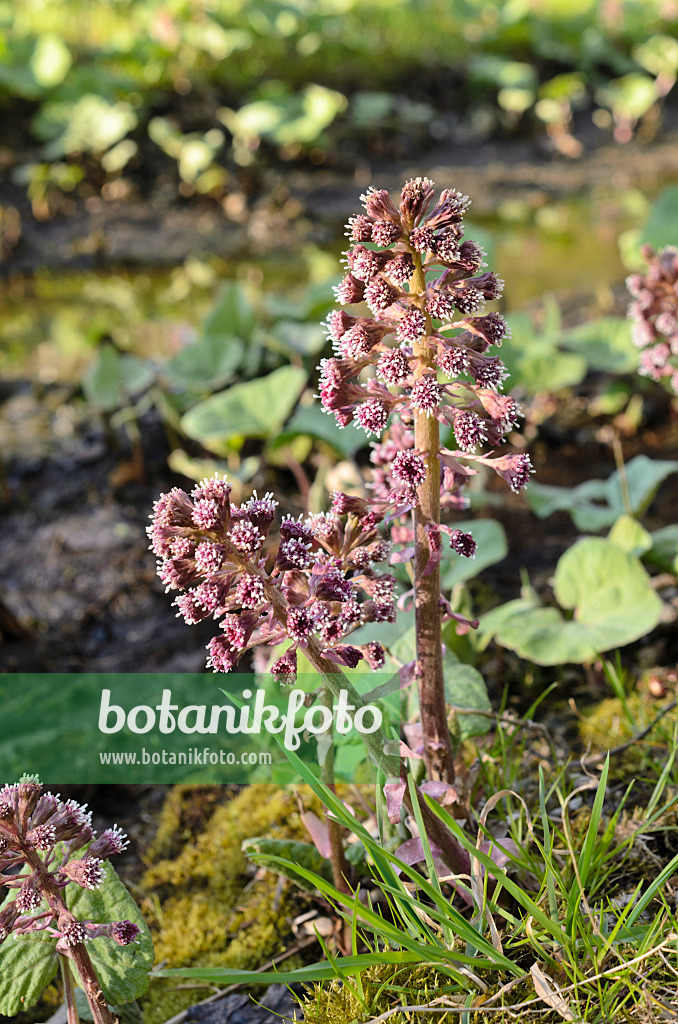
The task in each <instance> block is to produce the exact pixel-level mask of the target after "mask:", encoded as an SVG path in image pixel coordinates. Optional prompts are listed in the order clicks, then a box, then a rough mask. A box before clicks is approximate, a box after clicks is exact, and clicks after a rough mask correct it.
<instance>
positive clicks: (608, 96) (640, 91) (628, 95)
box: [596, 72, 659, 121]
mask: <svg viewBox="0 0 678 1024" xmlns="http://www.w3.org/2000/svg"><path fill="white" fill-rule="evenodd" d="M596 99H597V101H598V102H599V103H601V104H602V105H603V106H605V107H609V108H610V110H612V112H613V113H614V114H615V115H616V116H617V117H623V118H629V119H630V120H632V121H636V120H638V118H639V117H642V116H643V114H646V113H647V112H648V110H649V109H650V107H651V106H652V104H653V103H656V102H657V100H658V99H659V91H658V89H657V84H656V82H654V81H653V79H651V78H648V76H647V75H642V74H639V73H638V72H632V73H631V74H629V75H623V76H622V77H621V78H614V79H612V81H611V82H609V84H608V85H606V86H603V87H602V88H600V89H598V90H597V91H596Z"/></svg>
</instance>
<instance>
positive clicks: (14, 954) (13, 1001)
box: [0, 893, 59, 1017]
mask: <svg viewBox="0 0 678 1024" xmlns="http://www.w3.org/2000/svg"><path fill="white" fill-rule="evenodd" d="M12 897H14V893H12ZM55 946H56V942H55V940H54V939H51V938H50V936H49V935H44V934H39V933H36V934H35V935H32V936H31V938H30V940H29V939H27V938H17V937H16V936H15V935H14V934H12V935H10V936H9V938H8V939H6V940H5V942H3V944H2V945H1V946H0V1013H1V1014H2V1015H3V1016H5V1017H12V1016H14V1014H15V1013H19V1012H21V1011H22V1010H28V1009H29V1007H31V1006H34V1005H35V1004H36V1003H37V1001H38V999H39V998H40V996H41V995H42V992H43V990H44V988H45V987H46V986H47V985H49V983H50V981H51V980H52V978H53V977H54V976H55V974H56V973H57V971H58V969H59V962H58V960H57V954H56V949H55Z"/></svg>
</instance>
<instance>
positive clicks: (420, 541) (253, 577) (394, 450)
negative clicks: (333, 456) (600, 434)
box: [149, 178, 532, 872]
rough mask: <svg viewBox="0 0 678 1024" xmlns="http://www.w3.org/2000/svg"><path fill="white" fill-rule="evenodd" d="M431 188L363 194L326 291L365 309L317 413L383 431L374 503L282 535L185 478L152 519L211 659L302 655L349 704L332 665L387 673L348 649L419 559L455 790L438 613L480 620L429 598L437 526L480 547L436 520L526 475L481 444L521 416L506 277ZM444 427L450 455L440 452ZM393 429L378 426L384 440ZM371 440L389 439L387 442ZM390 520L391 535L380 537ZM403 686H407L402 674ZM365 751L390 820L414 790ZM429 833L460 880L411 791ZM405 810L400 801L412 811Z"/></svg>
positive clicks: (337, 340)
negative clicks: (206, 622)
mask: <svg viewBox="0 0 678 1024" xmlns="http://www.w3.org/2000/svg"><path fill="white" fill-rule="evenodd" d="M433 196H434V187H433V185H432V183H431V182H430V181H429V180H428V179H427V178H415V179H413V180H411V181H408V182H406V183H405V186H404V188H403V189H402V192H401V195H400V202H399V206H398V207H396V206H395V204H394V203H393V201H392V200H391V197H390V195H389V193H388V192H386V191H384V190H380V191H377V190H372V191H370V192H368V193H367V194H366V195H365V196H363V197H362V198H363V202H364V206H365V212H364V213H361V214H359V215H357V216H356V217H352V218H351V220H350V221H349V224H348V232H349V235H350V238H351V241H352V243H353V244H352V245H351V247H350V248H349V250H348V252H347V253H346V261H347V273H346V275H345V276H344V278H343V280H342V281H341V283H340V284H339V285H338V286H337V288H336V296H337V299H338V301H339V303H340V305H341V307H344V306H351V305H357V304H362V303H365V305H366V306H367V310H368V311H369V315H366V314H365V311H364V310H362V311H358V312H357V313H356V314H352V313H348V312H347V311H346V310H345V309H344V308H339V309H336V310H334V311H333V312H332V313H330V315H329V317H328V318H327V322H326V327H327V331H328V334H329V336H330V337H331V339H332V342H333V346H334V351H335V354H334V356H332V357H331V358H328V359H324V360H323V361H322V362H321V364H320V367H319V370H320V377H319V390H320V398H321V402H322V406H323V408H324V409H325V411H327V412H329V413H331V414H333V415H334V416H335V418H336V421H337V423H338V424H339V426H340V427H345V426H347V425H348V424H349V423H351V422H352V421H353V420H355V421H356V423H357V424H358V425H359V426H360V427H361V428H362V429H363V430H365V432H366V433H367V434H368V435H373V436H375V435H376V436H377V438H379V440H378V441H377V442H375V443H373V445H372V454H371V461H372V466H373V470H372V479H371V482H370V484H369V487H370V488H371V495H370V497H369V498H362V497H356V496H352V495H347V494H343V493H337V492H335V493H333V494H332V496H331V504H330V508H329V510H328V511H327V512H324V513H320V514H318V515H312V516H308V517H306V518H299V519H293V518H292V517H290V516H286V517H284V518H283V520H282V522H281V523H280V526H279V540H278V541H277V544H276V539H275V536H274V535H272V536H269V534H270V533H271V531H272V526H273V521H274V518H275V514H276V513H275V509H276V505H277V503H276V502H275V501H274V500H273V497H272V495H266V496H265V498H263V499H261V498H258V497H257V496H256V494H255V496H254V497H253V498H251V499H250V500H249V501H248V502H246V503H245V504H243V505H241V506H237V505H234V504H232V502H231V501H230V487H229V485H228V484H227V483H226V482H225V481H224V480H220V479H218V478H213V479H211V480H204V481H202V482H201V483H200V484H199V485H198V486H197V487H196V488H195V489H194V490H193V491H192V493H191V495H190V496H189V495H188V494H186V493H185V492H184V491H182V490H180V489H179V488H175V489H174V490H173V491H171V492H170V493H169V494H165V495H162V496H161V497H160V499H159V500H158V501H157V502H156V504H155V508H154V513H153V516H152V520H153V521H152V524H151V526H150V527H149V536H150V538H151V546H152V548H153V550H154V551H155V553H156V555H158V557H159V559H160V562H159V566H158V571H159V574H160V577H161V579H162V580H163V581H164V582H165V584H166V586H167V589H168V590H175V591H179V592H180V593H179V594H178V596H177V597H176V600H175V604H176V606H177V608H178V609H179V614H181V615H182V616H183V617H184V619H185V621H186V622H187V623H189V624H192V623H196V622H199V621H201V620H203V619H206V618H208V617H210V616H211V617H213V618H215V619H216V620H220V630H221V632H220V634H219V635H217V636H215V637H214V638H213V639H212V640H211V641H210V643H209V645H208V647H209V654H210V657H209V662H208V664H209V665H211V667H212V668H213V669H214V671H218V672H228V671H230V670H231V669H232V668H234V667H235V666H236V665H237V664H238V662H239V661H240V659H241V658H242V657H243V655H244V654H245V653H246V652H247V651H252V650H253V649H255V648H259V649H261V647H262V646H268V647H278V646H279V645H281V644H283V643H286V644H287V647H286V650H285V651H284V653H283V654H282V655H280V656H279V657H278V658H277V659H276V660H275V661H274V662H273V664H272V666H271V668H270V671H271V673H272V674H273V675H274V676H277V677H278V678H279V679H280V680H281V681H284V682H293V681H294V678H295V675H296V663H297V651H298V650H299V649H302V650H303V651H304V653H305V655H306V657H307V658H308V660H309V662H310V663H311V664H312V665H313V667H314V668H315V669H316V670H317V671H318V672H319V673H320V674H321V676H322V677H323V679H324V680H325V682H326V685H327V687H328V688H329V690H330V691H331V692H332V694H333V696H335V697H339V696H340V693H341V691H342V690H344V691H345V692H346V693H347V694H348V698H349V699H350V701H351V702H352V703H354V704H355V705H356V706H357V707H359V706H360V705H361V704H362V701H361V699H360V696H359V695H358V693H357V692H356V691H355V689H354V688H353V687H352V686H351V684H350V682H349V680H348V679H347V678H346V676H345V675H343V673H342V672H341V669H340V667H339V666H342V665H343V666H348V667H351V668H353V667H355V666H356V665H357V664H358V663H359V662H360V661H361V660H363V659H364V660H365V661H366V662H367V663H368V664H369V666H370V667H371V668H372V669H378V668H381V667H382V666H383V665H384V662H385V652H384V649H383V647H382V646H381V644H379V643H377V642H371V643H367V644H364V643H363V644H355V643H353V642H352V641H351V634H352V633H353V632H354V631H355V630H356V629H357V627H358V626H360V625H362V624H363V623H366V622H393V621H394V620H395V617H396V593H395V585H396V578H395V576H394V575H392V574H391V573H389V572H388V571H386V569H385V568H384V566H385V565H387V564H388V563H390V564H396V563H399V562H405V561H409V560H411V559H414V588H413V596H414V606H415V617H416V635H417V645H416V660H415V662H414V663H413V664H412V665H411V666H408V667H407V668H406V671H409V673H410V677H411V676H416V677H417V678H418V684H419V699H420V708H421V724H422V736H423V743H422V753H423V757H424V760H425V763H426V769H427V773H428V776H429V780H430V781H431V782H432V783H442V784H443V786H444V785H445V784H449V783H450V782H451V781H452V780H453V778H454V761H453V750H452V745H451V739H450V734H449V728H448V724H447V708H446V702H445V683H444V677H443V649H442V638H441V633H442V623H443V621H444V620H452V621H455V622H456V623H457V628H458V629H460V630H467V629H469V628H470V627H471V626H472V625H474V624H473V623H471V622H469V621H468V620H467V619H465V618H464V617H463V616H461V615H459V614H456V613H455V612H454V611H453V610H452V608H451V606H450V604H449V602H448V601H447V600H446V599H445V597H444V596H443V595H442V594H441V591H440V571H439V564H440V560H441V556H442V535H443V534H445V535H446V536H447V537H448V539H449V542H450V545H451V547H452V549H453V550H454V551H455V553H456V554H458V555H460V556H462V557H467V558H468V557H473V555H474V554H475V541H474V540H473V537H472V536H471V535H470V534H469V533H465V532H463V531H462V530H460V529H459V528H455V527H454V526H447V525H444V524H442V523H441V508H443V509H445V510H446V511H447V510H451V511H457V510H461V509H464V508H466V507H467V506H468V500H467V498H466V497H465V496H464V493H463V491H464V487H465V485H466V484H467V482H468V480H469V479H470V477H471V476H473V475H474V474H476V473H477V472H478V471H479V469H480V467H488V468H490V469H492V470H493V471H494V472H496V473H497V474H498V475H499V476H501V477H503V478H504V480H506V482H507V483H508V484H509V485H510V487H511V488H512V489H513V490H515V491H518V490H520V488H521V487H522V486H523V485H524V484H525V483H526V482H527V480H528V479H529V475H530V472H531V468H532V467H531V465H530V460H529V458H528V457H527V455H525V454H520V453H516V452H511V453H508V454H503V455H491V454H483V453H480V452H477V451H476V448H477V446H478V445H481V444H486V445H488V446H489V447H490V448H496V447H497V446H498V445H499V444H500V443H501V442H502V440H503V438H504V436H505V435H506V434H507V433H508V432H509V431H510V430H511V428H512V427H513V426H514V425H515V423H516V422H517V419H518V417H519V415H520V410H519V408H518V406H517V404H516V402H515V401H514V399H512V398H511V397H509V396H506V395H502V394H501V393H500V390H501V387H502V383H503V380H504V378H505V377H506V369H505V367H504V365H503V363H502V362H501V360H500V359H499V357H498V356H497V355H495V354H494V353H491V352H490V349H492V348H493V347H498V346H500V345H501V343H502V340H503V339H504V338H505V337H506V336H507V335H508V325H507V324H506V322H505V320H504V319H503V317H501V316H500V315H499V314H498V313H494V312H491V313H487V314H485V313H483V312H482V306H483V305H484V303H485V302H486V301H491V300H494V299H497V298H498V297H499V296H500V294H501V291H502V288H503V282H502V281H501V280H500V279H499V278H497V277H496V276H495V275H494V274H492V273H491V272H487V271H484V270H483V268H484V267H485V264H484V262H483V257H484V255H485V254H484V253H483V250H482V249H481V248H480V246H479V245H477V244H476V243H475V242H473V241H470V240H465V241H463V240H462V239H463V234H464V227H463V215H464V213H465V211H466V209H467V207H468V205H469V199H468V197H467V196H463V195H461V194H460V193H459V192H455V191H454V190H453V189H446V190H445V191H444V192H443V193H442V194H441V196H440V198H439V199H438V201H437V203H436V204H435V205H434V206H433V208H432V209H431V210H430V212H429V208H430V207H431V203H432V200H433ZM441 428H442V430H443V431H444V433H445V437H446V438H447V437H449V438H450V439H451V440H450V441H449V442H448V443H450V444H451V445H452V447H447V446H446V445H443V444H441ZM387 429H388V432H387V433H386V434H384V432H385V431H386V430H387ZM382 434H384V437H383V438H382V436H381V435H382ZM380 526H386V527H388V529H389V530H390V534H391V537H390V542H388V541H386V540H385V539H384V537H383V536H381V535H380V534H379V532H378V528H379V527H380ZM403 681H405V680H403ZM365 740H366V743H367V745H368V749H369V751H370V754H371V756H372V757H373V759H374V760H375V761H376V762H377V764H380V766H381V767H382V768H384V770H385V771H386V774H387V775H390V776H391V777H395V779H396V781H394V782H392V783H391V786H390V792H389V811H390V813H391V814H392V816H393V817H394V818H395V817H398V816H399V814H400V806H401V804H402V803H403V802H404V803H405V804H406V805H408V802H409V800H410V797H409V795H408V790H407V786H406V783H405V779H404V769H403V766H402V764H401V762H400V761H399V759H398V758H394V757H392V756H391V757H389V756H387V755H385V753H384V747H385V743H386V738H385V736H383V735H382V734H380V733H379V732H375V733H372V734H370V735H368V736H366V737H365ZM417 799H418V801H419V804H420V807H421V809H422V814H423V816H424V822H425V825H426V828H427V829H430V838H431V840H432V842H434V843H435V844H436V845H437V846H439V847H440V849H441V851H442V855H443V859H444V860H445V861H446V862H447V863H448V865H449V866H450V867H451V868H452V870H454V871H457V872H468V868H469V860H468V856H467V854H466V853H465V852H464V851H463V849H462V848H461V846H460V845H459V844H458V843H457V842H456V840H455V839H454V838H453V836H452V835H451V833H448V832H447V830H446V829H445V828H444V827H443V826H442V825H441V823H440V821H439V819H438V818H437V817H436V816H435V815H434V814H432V812H431V811H430V809H429V808H428V806H427V805H426V803H425V801H424V800H423V798H421V797H417ZM410 809H411V808H410Z"/></svg>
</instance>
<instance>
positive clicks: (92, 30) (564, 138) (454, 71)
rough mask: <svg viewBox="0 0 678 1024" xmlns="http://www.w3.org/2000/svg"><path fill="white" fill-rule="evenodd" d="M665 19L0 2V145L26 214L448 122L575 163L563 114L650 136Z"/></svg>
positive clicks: (570, 128) (368, 143) (388, 147)
mask: <svg viewBox="0 0 678 1024" xmlns="http://www.w3.org/2000/svg"><path fill="white" fill-rule="evenodd" d="M676 27H678V6H677V5H676V4H675V2H673V0H255V2H253V0H162V2H159V0H92V2H89V3H84V2H83V0H3V2H2V3H0V104H1V105H2V107H3V108H4V110H5V115H6V116H5V117H4V118H3V124H4V127H3V129H2V132H1V133H0V140H1V141H2V144H3V145H4V146H5V147H6V148H7V150H8V151H10V152H11V153H12V154H17V153H20V154H24V156H22V157H21V158H20V159H18V160H17V161H16V165H15V166H14V169H13V173H14V180H15V181H17V182H19V183H22V184H23V185H25V186H26V187H27V188H28V190H29V194H30V197H31V200H32V202H33V206H34V211H35V212H36V213H37V214H38V215H42V216H47V215H49V212H50V205H49V201H48V200H49V196H50V193H51V192H52V191H54V190H56V191H58V192H59V191H60V192H66V193H68V192H72V191H73V190H76V189H77V188H78V185H79V184H80V183H81V182H82V181H83V179H89V180H90V181H91V182H92V183H93V184H94V185H95V186H96V187H98V188H99V187H101V186H102V184H104V183H105V182H107V181H111V180H113V181H115V180H117V179H118V178H120V177H121V176H127V175H131V176H133V177H135V178H137V179H138V180H139V181H140V182H141V183H142V184H143V183H144V182H148V181H150V180H153V179H154V177H155V176H156V175H157V174H159V173H169V174H171V175H173V176H174V177H175V178H177V179H178V181H179V183H180V185H181V191H182V194H184V195H191V194H193V193H194V192H196V191H197V192H198V193H203V194H210V195H215V196H220V195H223V193H224V192H225V191H229V190H232V189H233V188H234V187H235V183H236V182H237V181H238V180H239V178H241V177H242V172H243V169H246V168H253V167H256V166H258V165H259V164H261V163H262V162H264V163H265V161H266V160H267V158H270V157H271V156H275V157H276V158H282V159H284V160H288V161H289V160H296V159H305V160H310V162H311V163H312V164H322V163H325V162H327V161H333V162H337V163H339V164H340V165H341V164H342V163H343V164H344V165H346V164H347V163H350V162H351V161H352V160H354V158H355V156H356V154H357V153H360V152H361V151H367V153H368V155H369V154H370V152H371V153H372V155H377V156H378V155H380V154H384V155H386V156H388V155H389V153H390V152H391V151H393V149H394V148H395V149H396V150H398V148H399V147H400V148H401V149H402V148H403V147H404V148H405V149H407V148H408V147H411V145H412V144H413V143H417V144H419V145H435V144H436V143H440V142H444V141H445V140H446V139H448V138H450V137H451V136H452V135H453V134H454V133H455V132H458V131H459V130H460V128H461V129H462V130H463V131H465V132H466V133H467V135H468V136H469V137H470V138H473V137H482V136H487V135H490V134H493V133H496V132H497V131H499V132H500V133H511V132H525V131H535V130H536V131H538V132H540V133H542V134H543V135H544V137H545V138H547V139H548V141H549V144H550V145H552V146H553V147H554V148H555V149H556V150H557V151H560V152H562V153H564V154H565V155H568V156H577V155H579V154H580V152H581V141H580V139H579V137H578V136H579V127H581V126H578V125H577V123H576V122H577V117H578V115H579V113H580V112H582V111H585V114H586V117H585V121H586V124H587V125H589V126H590V124H591V117H592V118H593V123H594V125H595V126H596V127H597V128H598V129H600V130H603V131H605V132H609V133H611V134H613V135H614V137H615V138H616V139H617V141H619V142H624V141H628V139H630V138H631V136H632V135H633V133H634V132H635V131H636V130H638V127H639V125H640V127H641V128H642V130H643V131H644V132H645V133H646V134H647V133H650V134H651V133H652V132H654V131H656V128H657V125H658V123H659V121H660V119H661V110H662V104H663V101H664V98H665V97H666V96H667V94H668V93H669V92H670V90H671V88H672V86H673V84H674V82H675V78H676V73H677V71H678V41H676V39H675V31H676ZM7 114H9V116H7ZM8 159H10V161H11V160H12V158H11V157H9V158H8Z"/></svg>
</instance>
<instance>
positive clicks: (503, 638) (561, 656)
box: [480, 537, 662, 665]
mask: <svg viewBox="0 0 678 1024" xmlns="http://www.w3.org/2000/svg"><path fill="white" fill-rule="evenodd" d="M554 590H555V594H556V597H557V599H558V601H559V602H560V604H561V605H562V607H563V608H567V609H572V610H573V612H574V617H573V618H572V619H566V618H564V617H563V616H562V615H561V613H560V612H559V611H558V609H557V608H544V607H541V606H540V605H539V604H538V603H537V602H536V600H535V598H534V595H532V596H530V597H529V598H528V599H525V598H523V599H521V600H518V601H510V602H509V603H508V604H505V605H502V606H501V607H499V608H495V609H494V610H493V611H491V612H488V613H487V614H486V615H483V616H482V618H481V620H480V634H481V635H482V637H483V641H484V642H485V643H487V642H488V641H489V640H490V639H491V638H492V637H495V638H496V640H497V641H498V642H499V643H500V644H501V645H502V646H503V647H508V648H509V649H510V650H512V651H516V652H517V653H518V654H519V655H520V656H521V657H523V658H528V659H529V660H530V661H533V662H535V663H536V664H537V665H563V664H566V663H568V662H574V663H577V664H580V663H583V662H588V661H592V660H593V659H594V658H595V657H597V656H598V655H599V654H600V653H601V652H602V651H609V650H610V649H611V648H615V647H623V646H625V645H626V644H629V643H632V642H633V641H634V640H637V639H639V637H641V636H644V635H645V634H646V633H649V632H650V630H652V629H654V627H655V626H656V625H657V624H658V622H659V620H660V618H661V608H662V605H661V601H660V600H659V598H658V597H657V595H656V594H655V592H654V591H653V590H652V587H651V585H650V578H649V576H648V575H647V573H646V572H645V570H644V569H643V567H642V565H641V564H640V562H639V561H638V559H637V558H635V557H634V556H633V555H630V554H628V553H627V552H626V551H624V550H622V548H621V547H619V546H618V545H617V544H614V543H612V542H611V541H609V540H603V539H602V538H599V537H586V538H584V539H583V540H580V541H578V542H577V543H576V544H574V545H573V546H572V547H571V548H570V549H569V551H566V552H565V554H564V555H563V557H562V558H561V559H560V561H559V563H558V567H557V569H556V574H555V578H554Z"/></svg>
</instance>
